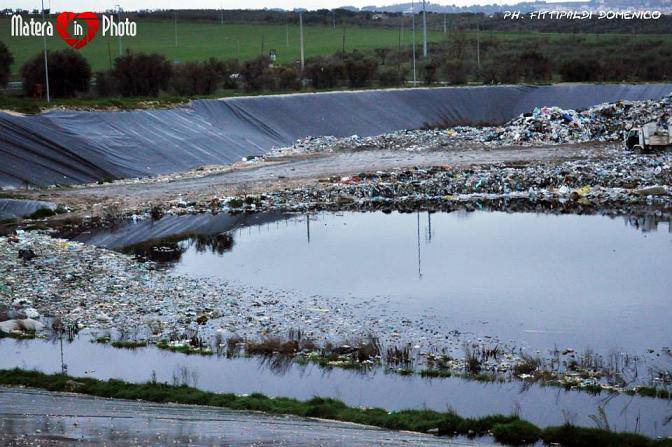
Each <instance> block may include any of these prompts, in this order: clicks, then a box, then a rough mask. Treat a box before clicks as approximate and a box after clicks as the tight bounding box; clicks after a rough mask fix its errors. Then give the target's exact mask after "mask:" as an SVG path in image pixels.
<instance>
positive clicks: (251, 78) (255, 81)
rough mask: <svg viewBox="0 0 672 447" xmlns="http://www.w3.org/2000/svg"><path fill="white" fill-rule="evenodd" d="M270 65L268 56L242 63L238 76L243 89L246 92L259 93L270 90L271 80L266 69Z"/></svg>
mask: <svg viewBox="0 0 672 447" xmlns="http://www.w3.org/2000/svg"><path fill="white" fill-rule="evenodd" d="M270 65H271V58H270V57H268V56H259V57H257V58H256V59H252V60H249V61H246V62H244V63H243V66H242V67H241V68H240V76H241V78H242V81H243V87H244V88H245V90H247V91H259V90H264V89H268V88H272V86H273V79H272V78H271V77H270V76H269V74H270V72H269V71H268V68H269V67H270Z"/></svg>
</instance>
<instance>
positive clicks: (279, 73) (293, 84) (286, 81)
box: [270, 65, 301, 90]
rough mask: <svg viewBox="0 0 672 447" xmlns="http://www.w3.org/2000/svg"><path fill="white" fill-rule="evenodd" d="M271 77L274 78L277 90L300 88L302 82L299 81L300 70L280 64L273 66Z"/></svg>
mask: <svg viewBox="0 0 672 447" xmlns="http://www.w3.org/2000/svg"><path fill="white" fill-rule="evenodd" d="M270 70H271V77H272V78H273V79H274V81H275V82H274V83H275V89H276V90H299V89H300V88H301V82H300V81H299V72H298V71H297V70H296V68H294V67H290V66H287V65H280V66H277V67H273V68H272V69H270Z"/></svg>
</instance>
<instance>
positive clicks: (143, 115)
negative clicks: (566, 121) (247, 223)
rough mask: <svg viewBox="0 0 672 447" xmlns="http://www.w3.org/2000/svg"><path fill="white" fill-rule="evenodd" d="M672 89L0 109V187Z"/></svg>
mask: <svg viewBox="0 0 672 447" xmlns="http://www.w3.org/2000/svg"><path fill="white" fill-rule="evenodd" d="M670 92H672V84H642V85H631V84H605V85H588V84H559V85H549V86H539V87H534V86H493V87H445V88H433V89H403V90H372V91H361V92H333V93H317V94H311V93H306V94H294V95H276V96H257V97H245V98H228V99H222V100H198V101H194V102H193V103H191V104H190V105H188V106H184V107H177V108H174V109H168V110H138V111H130V112H75V111H62V110H54V111H50V112H47V113H43V114H40V115H33V116H22V115H16V114H8V113H2V112H0V186H19V185H23V184H26V183H29V184H36V185H49V184H76V183H87V182H93V181H96V180H100V179H105V178H114V177H138V176H150V175H157V174H165V173H169V172H176V171H182V170H186V169H190V168H193V167H196V166H199V165H204V164H224V163H230V162H233V161H236V160H239V159H240V158H241V157H243V156H245V155H259V154H263V153H265V152H267V151H268V150H270V149H271V148H273V147H279V146H286V145H290V144H292V142H294V141H295V140H296V139H298V138H302V137H306V136H321V135H334V136H338V137H342V136H349V135H353V134H357V135H360V136H370V135H377V134H381V133H385V132H391V131H394V130H401V129H415V128H419V127H422V126H425V125H433V124H442V125H451V124H479V123H503V122H505V121H507V120H509V119H511V118H513V117H515V116H517V115H518V114H520V113H523V112H526V111H529V110H531V109H533V108H534V107H535V106H543V105H556V106H559V107H563V108H573V109H577V108H584V107H588V106H591V105H594V104H599V103H602V102H610V101H617V100H619V99H626V100H643V99H657V98H660V97H662V96H664V95H666V94H669V93H670Z"/></svg>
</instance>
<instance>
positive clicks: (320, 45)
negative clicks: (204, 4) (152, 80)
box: [0, 17, 670, 78]
mask: <svg viewBox="0 0 672 447" xmlns="http://www.w3.org/2000/svg"><path fill="white" fill-rule="evenodd" d="M419 22H420V21H419V20H418V23H417V29H416V43H417V44H418V45H421V42H422V40H421V39H422V30H421V28H420V23H419ZM137 23H138V33H137V36H136V37H128V38H123V39H122V42H121V44H122V49H127V48H130V49H134V50H139V51H145V52H158V53H161V54H164V55H166V56H167V57H168V58H169V59H170V60H172V61H186V60H199V59H207V58H209V57H217V58H221V59H230V58H239V59H240V60H248V59H251V58H254V57H256V56H258V55H260V54H262V41H263V53H265V54H268V52H269V51H270V50H271V49H275V50H276V51H277V53H278V58H279V61H280V62H281V63H289V62H292V61H295V60H297V59H298V57H299V29H298V26H296V25H290V26H289V27H288V28H286V27H285V26H284V25H263V24H249V25H247V24H246V25H243V24H230V23H225V24H219V23H216V22H183V23H180V22H179V20H178V23H177V45H176V44H175V27H174V24H173V22H172V21H156V20H154V21H150V20H144V21H143V20H139V21H138V22H137ZM10 31H11V29H10V20H9V18H7V17H4V18H1V19H0V41H3V42H5V43H6V44H7V45H8V46H9V48H10V50H11V51H12V53H13V55H14V59H15V62H14V64H13V66H12V75H13V76H12V77H13V78H16V77H17V74H18V71H19V68H20V67H21V65H22V64H23V63H24V62H25V61H26V60H27V59H28V58H30V57H32V56H33V55H35V54H37V53H39V52H40V51H41V50H42V39H41V38H39V37H35V38H30V37H28V38H26V37H11V36H10ZM399 34H400V33H399V29H396V28H385V27H350V28H346V29H345V48H346V50H347V51H351V50H353V49H362V50H365V49H374V48H383V47H386V48H392V49H396V48H398V46H399V39H400V35H399ZM468 34H469V35H470V36H469V37H472V38H475V33H474V32H469V33H468ZM472 34H473V35H472ZM304 36H305V55H306V58H308V57H311V56H316V55H324V54H331V53H334V52H337V51H340V50H341V47H342V39H343V28H340V27H337V28H336V29H335V30H334V29H333V28H332V27H330V26H306V27H305V28H304ZM449 36H450V34H444V33H443V32H442V31H430V32H429V40H430V42H438V41H441V40H445V39H447V38H449ZM481 38H482V39H484V40H485V39H488V38H496V39H497V40H498V41H500V42H501V43H503V44H504V46H505V44H506V42H507V41H518V42H519V41H520V40H521V39H524V40H525V41H526V42H529V43H530V45H534V44H535V43H542V44H543V43H544V42H546V43H548V42H555V43H562V44H563V45H566V46H567V47H569V48H571V47H576V46H577V45H582V46H585V45H591V44H596V43H598V42H605V41H612V42H614V41H617V42H619V43H622V44H623V45H627V43H629V42H632V40H633V36H632V35H620V34H571V33H537V32H525V31H521V32H497V33H491V32H488V31H484V32H481ZM634 39H636V40H644V39H648V40H651V39H658V40H663V41H666V42H669V40H670V36H669V35H665V36H662V35H661V36H658V35H650V34H649V35H637V36H635V37H634ZM47 42H48V46H49V48H51V49H61V48H65V47H66V45H65V43H64V42H63V41H62V40H61V38H60V37H58V36H54V37H51V38H48V40H47ZM411 42H412V34H411V32H410V29H409V28H408V26H407V27H406V29H404V33H403V38H402V39H401V44H402V46H403V47H404V48H406V49H410V44H411ZM81 51H82V54H84V55H85V56H86V57H87V58H88V59H89V61H90V63H91V66H92V68H93V70H94V71H96V70H104V69H107V68H109V67H110V65H111V62H112V61H113V60H114V58H115V57H116V56H117V55H118V54H119V41H118V39H116V38H111V37H103V36H102V31H99V34H98V35H97V36H96V38H95V39H94V40H93V41H92V42H91V43H90V44H89V45H87V46H86V47H85V48H83V49H82V50H81ZM409 51H410V50H409Z"/></svg>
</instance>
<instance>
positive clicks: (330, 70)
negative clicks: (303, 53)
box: [304, 57, 346, 88]
mask: <svg viewBox="0 0 672 447" xmlns="http://www.w3.org/2000/svg"><path fill="white" fill-rule="evenodd" d="M304 73H305V75H306V77H307V78H309V79H310V81H311V83H312V85H313V87H315V88H333V87H336V86H337V85H338V84H340V83H341V82H342V81H343V80H344V79H345V78H346V75H345V65H344V64H343V61H342V60H340V58H336V57H330V58H325V57H315V58H311V59H308V61H307V62H306V66H305V68H304Z"/></svg>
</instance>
